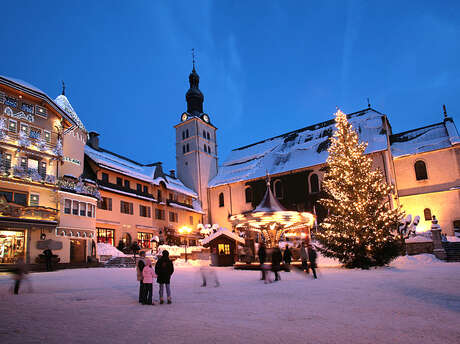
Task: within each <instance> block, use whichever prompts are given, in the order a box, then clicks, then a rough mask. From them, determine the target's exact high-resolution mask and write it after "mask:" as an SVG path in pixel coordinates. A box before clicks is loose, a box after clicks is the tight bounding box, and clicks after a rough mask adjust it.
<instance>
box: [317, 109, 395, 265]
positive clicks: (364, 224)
mask: <svg viewBox="0 0 460 344" xmlns="http://www.w3.org/2000/svg"><path fill="white" fill-rule="evenodd" d="M335 116H336V117H335V121H336V125H335V126H336V130H335V132H334V135H333V137H332V138H331V145H330V147H329V149H328V152H329V157H328V159H327V167H328V170H327V172H326V175H325V178H324V182H323V186H324V190H325V191H326V193H327V194H328V196H329V197H328V198H326V199H322V200H320V203H321V204H322V205H323V206H325V207H326V208H327V209H328V211H329V215H328V216H327V218H326V219H325V220H324V221H323V223H322V224H321V228H322V230H321V231H319V232H318V233H317V239H318V240H319V242H320V243H321V244H322V248H321V251H322V253H323V254H324V255H325V256H328V257H334V258H338V259H339V260H340V261H341V262H342V263H343V264H345V266H347V267H360V268H368V267H370V266H375V265H385V264H388V263H389V262H390V261H391V260H392V259H394V258H395V257H397V256H398V255H399V252H400V250H401V241H400V240H398V239H399V238H398V237H397V229H398V226H399V221H400V219H401V218H402V217H403V213H402V211H401V209H400V208H396V209H391V206H390V203H389V201H390V199H391V195H392V193H393V188H392V186H390V185H388V184H387V183H386V182H385V180H384V178H383V174H382V172H381V171H380V170H379V169H378V168H377V169H375V168H372V159H371V158H370V157H368V156H366V155H364V152H365V150H366V147H367V143H365V142H359V138H358V134H357V133H356V131H355V130H354V129H353V128H352V125H351V124H350V123H349V122H348V120H347V116H346V115H345V114H344V113H343V112H342V111H340V110H337V112H336V114H335Z"/></svg>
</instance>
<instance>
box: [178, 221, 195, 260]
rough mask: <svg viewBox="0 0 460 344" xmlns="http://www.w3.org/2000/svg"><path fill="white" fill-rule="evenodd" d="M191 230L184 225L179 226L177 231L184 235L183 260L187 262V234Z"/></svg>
mask: <svg viewBox="0 0 460 344" xmlns="http://www.w3.org/2000/svg"><path fill="white" fill-rule="evenodd" d="M191 232H192V229H191V228H189V227H187V226H184V227H181V228H179V233H180V234H184V235H185V261H186V262H187V245H188V235H189V234H190V233H191Z"/></svg>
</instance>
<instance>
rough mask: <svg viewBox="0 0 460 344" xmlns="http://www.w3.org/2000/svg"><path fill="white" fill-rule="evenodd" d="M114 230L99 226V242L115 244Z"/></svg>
mask: <svg viewBox="0 0 460 344" xmlns="http://www.w3.org/2000/svg"><path fill="white" fill-rule="evenodd" d="M114 232H115V231H114V230H113V229H105V228H97V242H101V243H104V244H110V245H112V246H114V238H115V233H114Z"/></svg>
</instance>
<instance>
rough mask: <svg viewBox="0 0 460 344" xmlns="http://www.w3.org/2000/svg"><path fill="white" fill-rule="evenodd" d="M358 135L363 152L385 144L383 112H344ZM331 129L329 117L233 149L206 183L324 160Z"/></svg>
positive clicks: (213, 185)
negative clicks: (323, 120) (365, 144)
mask: <svg viewBox="0 0 460 344" xmlns="http://www.w3.org/2000/svg"><path fill="white" fill-rule="evenodd" d="M348 118H349V121H350V123H351V124H352V125H353V127H354V128H355V129H356V130H357V131H358V133H359V138H360V140H362V141H366V142H368V146H367V149H366V153H372V152H377V151H382V150H385V149H387V148H388V146H387V132H386V129H385V128H386V125H385V121H386V119H385V115H384V114H382V113H379V112H378V111H376V110H373V109H371V108H368V109H365V110H362V111H358V112H355V113H352V114H349V115H348ZM334 129H335V120H334V119H331V120H329V121H326V122H321V123H318V124H315V125H311V126H308V127H305V128H301V129H298V130H294V131H291V132H288V133H286V134H282V135H279V136H276V137H272V138H269V139H266V140H264V141H260V142H257V143H254V144H251V145H248V146H244V147H241V148H237V149H234V150H233V151H232V152H231V153H230V155H229V156H228V158H227V159H226V160H225V161H224V163H223V165H222V166H220V167H219V171H218V173H217V175H216V176H215V177H214V178H213V179H212V180H211V181H210V183H209V186H210V187H215V186H219V185H223V184H230V183H235V182H238V181H245V180H250V179H255V178H261V177H263V176H265V174H266V173H269V174H270V175H273V174H278V173H283V172H288V171H292V170H296V169H300V168H306V167H309V166H314V165H318V164H324V163H325V162H326V159H327V157H328V152H327V149H328V147H329V138H330V137H331V136H332V134H333V131H334Z"/></svg>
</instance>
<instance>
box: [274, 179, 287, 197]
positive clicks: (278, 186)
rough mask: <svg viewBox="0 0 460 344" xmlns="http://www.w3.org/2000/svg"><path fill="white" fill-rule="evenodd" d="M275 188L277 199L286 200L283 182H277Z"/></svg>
mask: <svg viewBox="0 0 460 344" xmlns="http://www.w3.org/2000/svg"><path fill="white" fill-rule="evenodd" d="M273 188H274V189H275V197H276V198H279V199H282V198H284V188H283V183H282V182H281V180H279V179H278V180H276V181H275V183H274V184H273Z"/></svg>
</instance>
